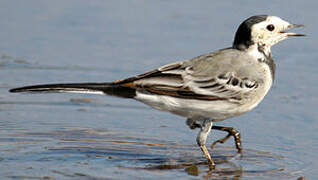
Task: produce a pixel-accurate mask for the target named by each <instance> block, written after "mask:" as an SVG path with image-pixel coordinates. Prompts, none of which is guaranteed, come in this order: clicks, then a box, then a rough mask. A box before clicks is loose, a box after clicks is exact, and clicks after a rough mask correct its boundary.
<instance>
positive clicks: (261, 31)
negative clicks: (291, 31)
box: [251, 16, 291, 49]
mask: <svg viewBox="0 0 318 180" xmlns="http://www.w3.org/2000/svg"><path fill="white" fill-rule="evenodd" d="M290 25H291V24H290V23H289V22H287V21H284V20H282V19H281V18H279V17H276V16H268V17H267V19H266V20H265V21H262V22H260V23H257V24H254V25H253V26H252V28H251V37H252V40H253V41H254V42H255V43H257V44H260V45H263V46H265V48H266V47H268V49H270V47H271V46H273V45H274V44H276V43H278V42H279V41H282V40H284V39H286V38H287V35H286V34H285V33H281V32H282V31H284V30H286V29H288V27H289V26H290ZM269 26H271V28H270V27H269Z"/></svg>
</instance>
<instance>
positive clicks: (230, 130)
mask: <svg viewBox="0 0 318 180" xmlns="http://www.w3.org/2000/svg"><path fill="white" fill-rule="evenodd" d="M212 129H216V130H220V131H226V132H228V135H227V136H225V137H224V138H222V139H219V140H217V141H214V142H213V143H212V146H211V148H212V149H214V147H215V145H216V144H217V143H221V144H223V143H225V142H226V141H227V140H228V139H229V138H230V137H231V136H233V138H234V141H235V146H236V149H237V151H238V153H241V152H242V141H241V134H240V132H239V131H238V130H236V129H234V128H232V127H222V126H213V127H212Z"/></svg>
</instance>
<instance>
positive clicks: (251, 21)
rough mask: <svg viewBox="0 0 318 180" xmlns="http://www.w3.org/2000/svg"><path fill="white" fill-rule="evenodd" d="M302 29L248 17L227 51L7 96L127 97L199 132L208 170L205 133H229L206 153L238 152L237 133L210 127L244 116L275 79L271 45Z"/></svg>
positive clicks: (211, 164) (28, 88)
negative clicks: (229, 143)
mask: <svg viewBox="0 0 318 180" xmlns="http://www.w3.org/2000/svg"><path fill="white" fill-rule="evenodd" d="M302 26H303V25H296V24H290V23H288V22H286V21H284V20H282V19H281V18H279V17H275V16H268V15H258V16H252V17H250V18H248V19H246V20H245V21H244V22H243V23H242V24H241V25H240V26H239V28H238V30H237V32H236V34H235V39H234V42H233V45H232V47H230V48H225V49H221V50H218V51H216V52H212V53H207V54H204V55H201V56H198V57H195V58H193V59H189V60H185V61H180V62H176V63H172V64H168V65H165V66H162V67H159V68H158V69H155V70H153V71H149V72H147V73H144V74H141V75H137V76H135V77H130V78H127V79H123V80H117V81H114V82H106V83H71V84H44V85H34V86H26V87H20V88H15V89H11V90H10V92H74V93H93V94H103V95H105V94H106V95H111V96H117V97H122V98H133V99H136V100H138V101H141V102H143V103H145V104H147V105H149V106H151V107H153V108H155V109H158V110H162V111H169V112H171V113H174V114H177V115H180V116H183V117H186V118H187V125H188V126H189V127H190V128H192V129H194V128H200V132H199V134H198V136H197V139H196V141H197V144H198V146H199V147H200V148H201V150H202V152H203V154H204V155H205V157H206V158H207V160H208V164H209V167H210V168H211V169H213V168H214V167H215V164H214V162H213V160H212V158H211V156H210V154H209V152H208V150H207V148H206V145H205V144H206V139H207V136H208V134H209V133H210V131H211V129H216V130H221V131H226V132H228V133H229V134H228V135H227V136H226V137H225V138H223V139H220V140H218V141H215V142H214V143H213V145H212V148H213V147H214V145H215V144H216V143H217V142H220V143H223V142H225V141H226V140H227V139H228V138H229V137H231V136H233V137H234V140H235V143H236V148H237V150H238V151H239V152H241V150H242V147H241V140H240V133H239V132H238V131H237V130H235V129H234V128H231V127H222V126H212V124H213V122H218V121H222V120H224V119H227V118H230V117H234V116H237V115H240V114H243V113H245V112H248V111H250V110H251V109H253V108H254V107H256V106H257V105H258V104H259V103H260V102H261V101H262V99H263V98H264V96H265V95H266V93H267V92H268V90H269V89H270V87H271V85H272V83H273V80H274V74H275V63H274V60H273V58H272V55H271V46H273V45H274V44H276V43H278V42H279V41H281V40H284V39H286V38H287V37H289V36H304V35H303V34H298V33H292V32H286V30H288V29H291V28H296V27H302Z"/></svg>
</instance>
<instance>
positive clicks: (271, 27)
mask: <svg viewBox="0 0 318 180" xmlns="http://www.w3.org/2000/svg"><path fill="white" fill-rule="evenodd" d="M266 29H267V30H269V31H273V30H274V29H275V26H274V25H272V24H270V25H268V26H267V27H266Z"/></svg>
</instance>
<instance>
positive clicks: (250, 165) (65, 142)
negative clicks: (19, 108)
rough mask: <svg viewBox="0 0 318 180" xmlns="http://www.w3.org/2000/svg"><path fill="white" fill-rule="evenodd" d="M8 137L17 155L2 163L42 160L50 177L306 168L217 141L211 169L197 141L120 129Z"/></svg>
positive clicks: (253, 173) (277, 172)
mask: <svg viewBox="0 0 318 180" xmlns="http://www.w3.org/2000/svg"><path fill="white" fill-rule="evenodd" d="M22 137H23V138H22ZM10 138H11V139H10V141H11V142H13V147H14V146H15V147H16V148H15V149H14V148H10V150H11V151H20V152H22V153H19V155H16V154H15V156H14V158H13V156H12V154H11V153H8V154H7V155H8V157H2V163H4V164H6V165H7V166H8V167H10V166H13V164H15V163H20V164H24V163H25V164H28V168H29V169H28V173H30V171H33V172H36V171H39V170H40V169H39V167H40V166H39V163H41V167H43V165H45V164H46V165H48V166H49V167H50V169H51V170H50V171H49V172H47V174H48V175H49V176H52V177H55V176H56V175H57V174H58V176H74V177H76V176H79V174H76V173H79V172H80V173H81V176H87V177H94V176H95V175H96V174H98V173H97V172H98V170H100V169H104V168H106V169H107V170H109V171H111V172H113V171H118V170H121V171H122V170H124V171H130V172H134V174H135V175H137V176H138V172H140V173H144V172H147V173H148V174H149V175H151V174H153V173H155V174H158V173H163V174H185V173H186V174H188V175H191V176H202V177H213V178H223V177H226V178H240V177H264V178H266V177H267V178H270V177H271V178H282V177H284V178H291V177H297V175H298V176H299V174H298V173H299V172H301V170H302V168H304V167H305V165H304V163H303V162H301V161H298V160H295V159H288V158H286V157H284V156H281V155H275V154H272V153H270V152H263V151H258V150H252V149H244V152H243V154H242V155H241V154H237V153H236V150H235V149H234V148H233V147H224V146H221V145H219V146H218V147H217V148H216V149H215V150H214V151H213V158H214V160H215V163H216V169H215V170H213V171H212V172H211V171H209V169H208V167H207V164H206V161H205V158H204V157H203V156H202V154H201V152H200V151H199V150H198V148H197V147H196V145H183V144H177V143H174V142H169V141H164V140H156V139H151V138H138V137H132V136H130V137H127V136H125V133H122V132H114V131H108V130H95V129H66V130H63V131H50V132H27V133H19V134H12V135H11V137H10ZM14 139H19V140H16V141H14ZM3 140H4V139H3ZM12 140H13V141H12ZM28 142H29V143H28ZM21 147H23V148H21ZM10 156H11V157H10ZM61 162H63V163H62V164H63V165H61ZM290 164H293V166H290ZM79 165H81V166H79ZM83 165H84V166H83ZM92 166H93V167H95V171H96V173H94V170H92ZM66 167H72V168H71V170H70V169H69V168H66ZM291 167H292V168H293V169H291ZM79 170H80V171H79ZM24 171H25V170H24ZM22 172H23V171H22ZM99 173H100V172H99ZM139 175H140V174H139Z"/></svg>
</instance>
